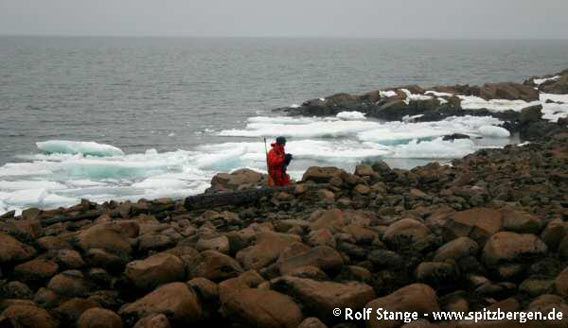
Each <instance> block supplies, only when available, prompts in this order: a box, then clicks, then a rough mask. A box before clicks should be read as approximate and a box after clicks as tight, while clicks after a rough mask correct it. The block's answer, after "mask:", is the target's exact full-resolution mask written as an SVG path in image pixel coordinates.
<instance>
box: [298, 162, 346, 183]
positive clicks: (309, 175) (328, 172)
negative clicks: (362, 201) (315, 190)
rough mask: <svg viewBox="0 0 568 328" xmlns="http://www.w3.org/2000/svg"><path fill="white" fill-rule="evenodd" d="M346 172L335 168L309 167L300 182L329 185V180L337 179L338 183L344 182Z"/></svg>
mask: <svg viewBox="0 0 568 328" xmlns="http://www.w3.org/2000/svg"><path fill="white" fill-rule="evenodd" d="M347 175H348V174H347V172H345V171H344V170H342V169H338V168H336V167H320V166H312V167H309V168H308V169H307V170H306V172H305V173H304V175H303V176H302V181H313V182H316V183H329V182H330V181H331V179H333V178H336V179H337V178H338V179H340V181H341V182H342V181H345V179H346V178H347Z"/></svg>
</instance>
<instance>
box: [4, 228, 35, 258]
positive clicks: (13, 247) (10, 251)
mask: <svg viewBox="0 0 568 328" xmlns="http://www.w3.org/2000/svg"><path fill="white" fill-rule="evenodd" d="M0 245H2V246H1V247H0V264H2V263H7V262H19V261H25V260H27V259H30V258H32V257H33V256H34V255H35V253H36V252H35V249H33V248H32V247H31V246H28V245H26V244H23V243H21V242H19V241H18V240H17V239H16V238H14V237H12V236H10V235H7V234H5V233H2V232H0Z"/></svg>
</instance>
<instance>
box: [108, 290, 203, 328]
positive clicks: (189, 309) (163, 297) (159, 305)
mask: <svg viewBox="0 0 568 328" xmlns="http://www.w3.org/2000/svg"><path fill="white" fill-rule="evenodd" d="M119 314H120V315H121V316H122V317H123V319H124V320H125V321H126V322H127V324H130V325H132V324H134V323H135V322H136V321H138V320H139V319H141V318H143V317H145V316H147V315H152V314H164V315H166V317H167V318H168V319H169V321H170V322H172V324H174V323H175V324H178V325H182V326H185V325H190V324H192V323H194V322H196V321H198V320H199V319H201V316H202V309H201V304H200V302H199V299H198V298H197V295H196V294H195V292H194V291H193V290H192V289H190V288H189V287H188V286H187V285H186V284H185V283H181V282H173V283H170V284H167V285H163V286H161V287H159V288H158V289H156V290H154V291H153V292H151V293H149V294H147V295H146V296H144V297H143V298H141V299H139V300H136V301H135V302H133V303H130V304H127V305H125V306H124V307H122V308H121V309H120V311H119Z"/></svg>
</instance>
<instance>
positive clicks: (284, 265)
mask: <svg viewBox="0 0 568 328" xmlns="http://www.w3.org/2000/svg"><path fill="white" fill-rule="evenodd" d="M306 266H314V267H316V268H319V269H321V270H322V271H324V272H330V273H337V272H339V270H340V269H341V267H342V266H343V258H342V257H341V255H340V254H339V253H338V252H337V251H336V250H335V249H333V248H331V247H328V246H316V247H314V248H310V249H308V250H306V251H304V252H301V253H299V254H297V255H294V256H291V257H288V258H285V259H283V260H281V261H279V263H278V268H279V270H280V273H281V274H282V275H286V274H289V273H290V272H291V271H293V270H295V269H298V268H301V267H306Z"/></svg>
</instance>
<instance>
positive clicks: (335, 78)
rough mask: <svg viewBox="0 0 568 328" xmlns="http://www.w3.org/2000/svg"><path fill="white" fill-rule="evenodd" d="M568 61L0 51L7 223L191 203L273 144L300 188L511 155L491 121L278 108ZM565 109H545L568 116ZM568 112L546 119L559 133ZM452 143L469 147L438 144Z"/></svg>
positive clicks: (71, 44) (400, 51) (197, 45)
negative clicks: (86, 208)
mask: <svg viewBox="0 0 568 328" xmlns="http://www.w3.org/2000/svg"><path fill="white" fill-rule="evenodd" d="M566 53H568V42H566V41H427V40H399V41H397V40H374V39H359V40H347V39H266V38H260V39H246V38H243V39H238V38H237V39H221V38H219V39H192V38H102V37H101V38H99V37H85V38H80V37H69V38H67V37H0V212H4V211H7V210H11V209H16V210H18V211H20V210H21V209H23V208H25V207H29V206H37V207H42V208H52V207H57V206H67V205H71V204H74V203H76V202H78V201H79V200H80V199H81V198H87V199H90V200H93V201H97V202H102V201H105V200H109V199H116V200H126V199H130V200H136V199H139V198H157V197H164V196H167V197H175V198H181V197H184V196H187V195H190V194H194V193H198V192H202V191H203V190H205V189H206V188H207V187H208V186H209V181H210V179H211V177H212V176H213V175H214V174H215V173H217V172H227V171H229V172H230V171H231V170H234V169H237V168H242V167H249V168H252V169H255V170H259V171H263V170H264V169H265V162H264V159H265V155H264V151H265V148H264V147H265V145H264V142H263V138H267V140H268V142H269V143H270V142H271V141H272V140H273V138H274V137H275V136H276V135H285V136H287V137H288V140H289V142H288V145H287V149H288V151H289V152H291V153H293V154H294V158H295V160H294V161H293V163H292V165H291V166H290V168H289V172H290V173H291V175H292V176H293V177H294V178H296V179H298V178H300V177H301V175H302V173H303V171H304V170H305V168H307V167H309V166H310V165H333V166H339V167H342V168H345V169H347V170H352V169H353V168H354V166H355V165H356V164H357V163H360V162H362V161H372V160H375V159H384V160H386V161H387V162H388V163H389V164H391V165H392V166H396V167H402V168H411V167H413V166H415V165H420V164H424V163H426V162H428V161H431V160H438V161H442V162H447V161H448V160H450V159H452V158H458V157H462V156H464V155H466V154H469V153H471V152H473V151H475V150H476V149H479V148H481V147H502V146H504V145H506V144H509V143H515V142H518V140H517V139H515V136H509V134H508V133H507V131H503V129H501V128H499V127H498V125H499V124H500V123H501V122H500V121H499V120H497V119H495V118H491V117H461V118H448V119H446V120H443V121H440V122H429V123H413V120H412V117H408V118H406V119H405V121H403V122H380V121H376V120H373V119H369V118H366V117H365V115H364V114H362V113H357V112H345V113H340V114H339V115H337V116H336V117H328V118H311V117H301V118H300V117H285V116H282V114H281V113H275V112H273V111H272V109H273V108H277V107H283V106H290V105H292V104H301V103H302V102H303V101H304V100H306V99H311V98H320V97H321V98H323V97H325V96H328V95H331V94H334V93H337V92H349V93H364V92H367V91H370V90H380V89H383V88H387V87H392V86H399V85H408V84H419V85H421V86H424V87H430V86H434V85H441V84H455V83H462V84H463V83H469V84H482V83H485V82H498V81H519V82H521V81H522V80H523V79H525V78H527V77H529V76H532V75H543V74H548V73H554V72H557V71H560V70H562V69H565V68H567V67H568V58H567V57H566V56H565V54H566ZM410 96H411V97H414V96H416V97H418V95H412V94H411V95H410ZM428 96H429V97H441V96H443V95H440V94H437V93H434V92H431V93H428ZM420 97H425V96H420ZM558 97H560V98H562V97H563V96H556V95H544V94H543V95H541V99H540V101H541V102H542V103H545V101H546V99H552V100H555V101H558V100H560V101H566V102H568V101H567V100H566V99H564V98H562V99H558ZM463 101H464V103H466V104H467V106H469V107H471V108H473V109H474V108H478V107H482V106H483V107H488V106H489V107H490V108H491V110H494V111H498V110H500V109H502V108H506V107H509V108H519V109H520V108H522V107H524V106H525V105H527V104H528V103H520V102H514V103H513V102H506V101H505V102H503V101H501V100H497V101H491V102H485V101H484V100H483V99H479V98H475V97H464V99H463ZM566 110H567V108H566V106H564V105H561V104H546V106H545V108H544V110H543V112H544V114H545V118H547V119H549V120H551V121H554V120H557V119H558V118H559V117H563V116H565V113H566ZM451 133H467V134H469V135H471V136H473V138H472V139H470V140H455V141H444V140H442V137H443V136H444V135H446V134H451Z"/></svg>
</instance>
